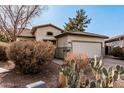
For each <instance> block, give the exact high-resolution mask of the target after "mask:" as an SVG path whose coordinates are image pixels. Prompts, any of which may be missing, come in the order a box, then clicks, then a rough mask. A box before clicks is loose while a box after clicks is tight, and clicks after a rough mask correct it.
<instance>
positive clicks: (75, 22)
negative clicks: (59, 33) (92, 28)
mask: <svg viewBox="0 0 124 93" xmlns="http://www.w3.org/2000/svg"><path fill="white" fill-rule="evenodd" d="M76 13H77V14H76V17H74V18H69V22H68V23H65V26H64V28H65V30H66V31H85V28H87V27H88V26H87V24H89V23H90V21H91V19H88V16H87V15H86V12H85V11H84V10H83V9H81V10H78V11H76Z"/></svg>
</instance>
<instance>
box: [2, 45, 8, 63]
mask: <svg viewBox="0 0 124 93" xmlns="http://www.w3.org/2000/svg"><path fill="white" fill-rule="evenodd" d="M6 49H7V47H6V46H3V45H0V61H6V60H7V59H8V58H7V55H6Z"/></svg>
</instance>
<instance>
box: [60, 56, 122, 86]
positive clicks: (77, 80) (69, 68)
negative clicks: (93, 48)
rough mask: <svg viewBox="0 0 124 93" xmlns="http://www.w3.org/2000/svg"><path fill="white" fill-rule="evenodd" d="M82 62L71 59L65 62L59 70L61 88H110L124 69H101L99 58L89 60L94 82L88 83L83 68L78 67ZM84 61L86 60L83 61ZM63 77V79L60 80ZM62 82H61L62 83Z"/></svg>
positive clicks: (101, 64)
mask: <svg viewBox="0 0 124 93" xmlns="http://www.w3.org/2000/svg"><path fill="white" fill-rule="evenodd" d="M83 61H84V60H80V61H79V59H77V58H76V59H75V58H72V56H71V60H66V64H65V65H64V66H61V69H60V72H61V73H60V76H61V78H60V80H61V81H60V83H61V86H62V87H68V88H112V87H113V85H114V82H116V81H117V80H119V79H120V76H121V75H122V74H124V68H123V67H122V66H119V65H117V66H116V68H115V69H113V68H112V67H109V68H108V69H107V68H105V67H103V62H102V60H101V59H100V58H97V57H95V58H94V59H92V60H90V62H89V64H90V66H91V69H92V72H93V74H94V76H95V80H94V81H90V80H89V79H87V78H85V76H84V69H83V66H80V65H81V63H82V62H83ZM85 61H86V60H85ZM62 77H63V78H62ZM62 80H63V81H62Z"/></svg>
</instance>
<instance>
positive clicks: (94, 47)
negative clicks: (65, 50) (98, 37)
mask: <svg viewBox="0 0 124 93" xmlns="http://www.w3.org/2000/svg"><path fill="white" fill-rule="evenodd" d="M72 45H73V52H74V53H77V54H87V55H88V56H89V57H90V58H92V57H94V55H97V56H101V43H94V42H73V43H72Z"/></svg>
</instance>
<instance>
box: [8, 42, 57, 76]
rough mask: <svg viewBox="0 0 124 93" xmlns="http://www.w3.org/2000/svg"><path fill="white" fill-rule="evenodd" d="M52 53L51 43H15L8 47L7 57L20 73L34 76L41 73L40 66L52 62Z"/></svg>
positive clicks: (53, 48) (53, 49)
mask: <svg viewBox="0 0 124 93" xmlns="http://www.w3.org/2000/svg"><path fill="white" fill-rule="evenodd" d="M54 51H55V46H54V45H53V44H52V43H51V42H44V41H38V42H37V41H36V42H33V41H17V42H14V43H12V44H11V45H10V48H9V50H8V57H9V59H10V60H12V61H14V63H15V66H16V68H17V69H18V70H20V71H21V72H23V73H26V74H35V73H38V72H40V71H41V68H42V64H44V63H46V62H51V61H52V59H53V57H54Z"/></svg>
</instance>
